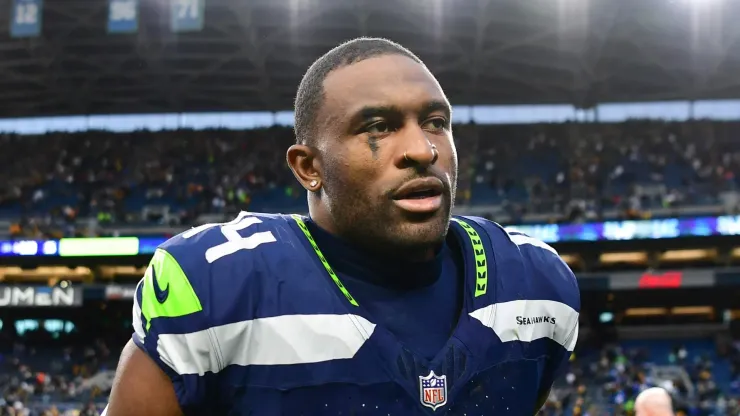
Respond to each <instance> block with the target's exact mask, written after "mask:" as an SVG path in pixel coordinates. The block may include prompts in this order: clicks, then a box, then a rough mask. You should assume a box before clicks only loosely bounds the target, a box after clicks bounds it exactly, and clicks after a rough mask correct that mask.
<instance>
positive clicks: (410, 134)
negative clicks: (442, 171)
mask: <svg viewBox="0 0 740 416" xmlns="http://www.w3.org/2000/svg"><path fill="white" fill-rule="evenodd" d="M404 133H405V135H407V137H405V138H406V140H404V141H403V146H402V148H401V149H400V150H401V152H400V154H399V160H398V162H399V163H400V164H401V165H405V166H408V165H414V166H430V165H433V164H434V163H436V162H437V159H438V158H439V152H438V151H437V146H436V145H434V144H432V142H431V141H429V138H428V137H427V135H426V132H425V131H424V130H423V129H422V128H421V127H420V126H414V127H409V128H408V130H407V131H406V132H404Z"/></svg>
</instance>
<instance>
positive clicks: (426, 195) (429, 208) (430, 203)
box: [393, 178, 444, 214]
mask: <svg viewBox="0 0 740 416" xmlns="http://www.w3.org/2000/svg"><path fill="white" fill-rule="evenodd" d="M443 190H444V185H443V184H442V181H440V180H439V179H437V178H420V179H414V180H412V181H410V182H407V183H406V184H404V185H403V186H402V187H401V188H399V189H398V191H397V192H396V194H395V195H394V196H393V201H394V202H395V204H396V206H398V207H399V208H401V209H402V210H404V211H408V212H413V213H419V214H424V213H432V212H435V211H437V210H438V209H439V208H440V207H441V206H442V191H443Z"/></svg>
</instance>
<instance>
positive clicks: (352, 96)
mask: <svg viewBox="0 0 740 416" xmlns="http://www.w3.org/2000/svg"><path fill="white" fill-rule="evenodd" d="M295 133H296V138H297V142H296V144H295V145H293V146H291V147H290V148H289V149H288V151H287V161H288V164H289V165H290V167H291V169H292V170H293V173H294V174H295V177H296V178H297V180H298V181H299V182H300V184H301V185H302V186H303V187H304V188H305V189H306V190H307V191H308V205H309V216H308V217H302V216H291V215H270V214H260V213H247V212H243V213H241V214H239V216H238V217H237V218H236V219H234V220H233V221H231V222H228V223H223V224H206V225H202V226H199V227H196V228H193V229H191V230H189V231H186V232H184V233H182V234H180V235H178V236H176V237H174V238H172V239H170V240H169V241H167V242H166V243H164V244H163V245H162V246H161V247H159V248H158V249H157V251H156V253H155V255H154V257H153V259H152V261H151V264H150V265H149V267H148V269H147V271H146V274H145V276H144V278H143V279H142V280H141V282H140V283H139V285H138V287H137V290H136V299H135V305H134V311H133V315H134V329H135V331H134V335H133V339H132V341H131V342H129V344H128V345H126V347H125V348H124V351H123V354H122V356H121V360H120V364H119V367H118V371H117V375H116V381H115V384H114V387H113V390H112V392H111V395H110V402H109V405H108V408H107V416H175V415H181V414H186V415H198V416H203V415H255V416H257V415H264V416H275V415H290V416H297V415H308V416H313V415H403V416H408V415H424V414H449V415H470V416H473V415H492V414H496V415H503V414H510V415H533V414H535V413H536V412H537V410H538V409H539V408H540V406H541V404H542V402H543V401H544V400H545V398H547V395H548V392H549V389H550V386H551V384H552V382H553V380H554V379H555V378H556V377H558V375H559V374H561V373H562V371H563V369H564V368H565V366H566V365H567V362H568V357H569V356H570V354H571V351H572V350H573V348H574V345H575V343H576V339H577V337H578V315H579V308H580V299H579V291H578V287H577V284H576V279H575V277H574V276H573V273H572V272H571V271H570V269H569V268H568V267H567V266H566V265H565V263H564V262H563V261H562V260H561V259H560V257H559V256H558V255H557V253H556V252H555V250H553V249H552V248H551V247H549V246H548V245H546V244H544V243H542V242H540V241H538V240H536V239H533V238H530V237H528V236H526V235H523V234H520V233H515V232H507V231H506V230H505V229H504V228H502V227H501V226H499V225H497V224H495V223H493V222H489V221H486V220H484V219H481V218H476V217H452V216H451V208H452V205H453V201H454V199H455V189H456V182H457V152H456V149H455V144H454V141H453V138H452V128H451V107H450V104H449V102H448V100H447V98H446V96H445V94H444V92H443V91H442V88H441V87H440V85H439V83H438V82H437V80H436V79H435V77H434V76H433V75H432V74H431V72H430V71H429V70H428V69H427V67H426V66H425V65H424V63H423V62H422V61H421V60H420V59H419V58H418V57H417V56H415V55H414V54H413V53H411V52H410V51H409V50H407V49H405V48H404V47H402V46H400V45H398V44H396V43H393V42H390V41H388V40H384V39H376V38H360V39H356V40H352V41H350V42H347V43H344V44H342V45H340V46H338V47H336V48H334V49H333V50H331V51H329V52H328V53H326V54H325V55H324V56H322V57H321V58H319V59H318V60H317V61H316V62H315V63H314V64H313V65H312V66H311V67H310V68H309V69H308V71H307V72H306V74H305V75H304V77H303V80H302V81H301V84H300V86H299V88H298V93H297V97H296V100H295Z"/></svg>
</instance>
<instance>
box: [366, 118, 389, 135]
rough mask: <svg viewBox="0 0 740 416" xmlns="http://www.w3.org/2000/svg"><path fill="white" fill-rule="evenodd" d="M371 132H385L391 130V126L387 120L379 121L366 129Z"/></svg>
mask: <svg viewBox="0 0 740 416" xmlns="http://www.w3.org/2000/svg"><path fill="white" fill-rule="evenodd" d="M365 131H366V132H368V133H370V134H383V133H388V132H390V126H389V125H388V123H386V122H385V121H379V122H377V123H375V124H372V125H370V126H368V127H367V128H366V129H365Z"/></svg>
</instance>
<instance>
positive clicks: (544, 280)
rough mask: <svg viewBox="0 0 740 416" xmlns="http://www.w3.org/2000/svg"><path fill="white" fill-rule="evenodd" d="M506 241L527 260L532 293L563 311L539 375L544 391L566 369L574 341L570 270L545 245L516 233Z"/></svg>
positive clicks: (574, 289) (574, 287) (576, 308)
mask: <svg viewBox="0 0 740 416" xmlns="http://www.w3.org/2000/svg"><path fill="white" fill-rule="evenodd" d="M508 234H509V236H510V238H511V239H512V241H513V242H515V243H516V244H517V245H518V246H519V247H520V249H521V251H522V253H523V254H524V255H525V257H526V258H528V259H529V261H528V264H529V266H530V272H531V274H532V280H533V285H534V287H536V291H535V292H536V293H539V294H540V295H541V296H542V297H544V298H548V299H550V300H553V301H555V302H557V303H558V304H559V305H560V307H559V309H560V310H561V311H562V312H563V313H562V314H561V316H560V317H559V319H562V318H565V322H562V323H561V324H559V325H562V327H561V328H559V333H556V336H555V340H556V343H553V346H552V348H550V351H549V355H548V361H547V365H546V366H545V369H544V371H543V374H542V379H541V385H540V390H541V391H547V390H549V388H550V387H551V386H552V384H553V382H555V380H557V379H558V378H560V377H562V376H563V375H564V374H565V373H566V372H567V371H568V368H569V365H568V364H569V361H570V356H571V355H572V353H573V350H574V349H575V346H576V342H577V341H578V330H579V318H580V311H581V296H580V290H579V288H578V281H577V280H576V276H575V275H574V274H573V271H572V270H571V269H570V267H568V265H567V264H566V263H565V262H564V261H563V259H562V258H561V257H560V255H559V254H558V253H557V251H556V250H555V249H554V248H552V247H550V246H549V245H547V244H546V243H544V242H542V241H540V240H538V239H535V238H532V237H530V236H528V235H525V234H522V233H518V232H511V231H509V232H508Z"/></svg>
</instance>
